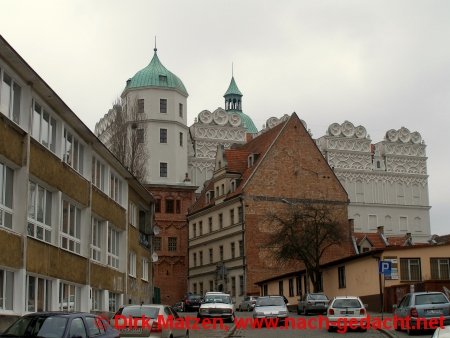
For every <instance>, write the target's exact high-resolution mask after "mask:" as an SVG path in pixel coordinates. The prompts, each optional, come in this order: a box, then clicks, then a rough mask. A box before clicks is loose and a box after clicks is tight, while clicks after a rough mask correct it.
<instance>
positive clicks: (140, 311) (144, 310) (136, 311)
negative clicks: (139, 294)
mask: <svg viewBox="0 0 450 338" xmlns="http://www.w3.org/2000/svg"><path fill="white" fill-rule="evenodd" d="M119 312H121V313H119V314H121V315H123V316H125V317H133V318H142V316H144V317H145V318H152V319H156V318H158V314H159V308H158V307H150V306H125V307H124V308H123V309H122V311H119Z"/></svg>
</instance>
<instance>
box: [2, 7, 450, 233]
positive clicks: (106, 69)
mask: <svg viewBox="0 0 450 338" xmlns="http://www.w3.org/2000/svg"><path fill="white" fill-rule="evenodd" d="M0 8H1V12H2V15H1V20H0V33H1V34H2V35H3V37H4V38H5V39H6V40H7V41H8V42H9V43H10V44H11V45H12V46H13V48H15V49H16V51H17V52H18V53H19V54H20V55H21V56H22V57H23V58H24V59H25V60H26V61H27V62H28V63H29V64H30V66H31V67H33V68H34V70H35V71H37V73H38V74H39V75H40V76H41V77H42V78H43V79H44V80H45V81H46V82H47V83H48V84H49V85H50V86H51V87H52V88H53V90H55V92H56V93H58V94H59V96H60V97H61V98H62V99H63V100H64V101H65V102H66V103H67V104H68V105H69V107H71V108H72V110H73V111H74V112H75V113H76V114H77V115H78V116H80V118H81V119H82V120H83V121H84V122H85V124H86V125H87V126H88V127H90V128H91V129H92V130H93V129H94V126H95V123H96V122H97V121H98V120H99V119H100V118H101V117H102V116H103V115H104V114H105V113H106V112H107V111H108V109H109V108H110V106H111V103H112V102H113V101H114V99H115V98H116V97H117V96H119V95H120V93H121V92H122V90H123V88H124V86H125V81H126V80H127V79H128V78H130V77H132V76H133V75H134V74H135V73H136V72H137V71H139V70H140V69H142V68H144V67H145V66H146V65H147V64H148V63H149V62H150V60H151V58H152V56H153V48H154V37H155V36H157V47H158V55H159V57H160V60H161V62H162V63H163V64H164V65H165V66H166V67H167V68H168V69H169V70H170V71H172V72H173V73H175V74H176V75H177V76H178V77H180V78H181V80H182V81H183V83H184V85H185V86H186V88H187V90H188V92H189V98H188V122H189V125H190V124H192V122H193V121H194V118H195V117H196V116H197V115H198V113H199V112H200V111H201V110H203V109H208V110H211V111H212V110H214V109H216V108H217V107H219V106H221V107H223V101H224V100H223V94H224V93H225V91H226V89H227V87H228V85H229V82H230V79H231V64H232V62H233V63H234V75H235V79H236V82H237V85H238V86H239V88H240V90H241V92H242V93H243V94H244V97H243V110H244V112H245V113H246V114H247V115H249V116H250V117H251V118H252V119H253V121H254V122H255V125H256V126H257V128H258V129H261V127H262V125H263V124H264V123H265V122H266V120H267V119H268V118H269V117H271V116H277V117H281V116H282V115H284V114H291V113H292V112H294V111H295V112H297V114H298V115H299V116H300V118H301V119H303V120H305V121H306V123H307V124H308V127H309V128H310V129H311V131H312V133H313V137H315V138H318V137H320V136H322V135H324V134H325V132H326V129H327V127H328V126H329V125H330V124H331V123H333V122H338V123H342V122H344V121H345V120H349V121H351V122H352V123H353V124H355V125H363V126H365V127H366V129H367V131H368V133H369V135H370V136H371V139H372V142H373V143H376V142H379V141H381V140H382V139H383V137H384V135H385V133H386V131H387V130H389V129H392V128H394V129H399V128H400V127H402V126H404V127H407V128H408V129H409V130H410V131H418V132H420V133H421V135H422V137H423V139H424V140H425V143H426V145H427V155H428V174H429V175H430V177H429V194H430V205H431V206H432V209H431V231H432V233H438V234H444V233H450V227H449V223H450V183H449V182H450V179H449V174H448V172H449V168H450V156H449V155H450V150H449V145H448V141H445V140H446V139H448V137H449V136H448V135H449V131H450V114H449V110H450V1H447V0H442V1H434V0H426V1H425V0H423V1H413V0H405V1H393V0H388V1H380V0H377V1H373V0H372V1H363V0H355V1H345V0H340V1H337V0H330V1H320V0H310V1H303V0H292V1H286V0H282V1H263V0H251V1H250V0H245V1H243V0H227V1H222V0H217V1H216V0H189V1H186V0H180V1H170V0H162V1H151V0H142V1H137V0H136V1H135V0H127V1H123V0H120V1H119V0H77V1H67V0H55V1H49V0H39V1H22V0H14V1H11V0H0Z"/></svg>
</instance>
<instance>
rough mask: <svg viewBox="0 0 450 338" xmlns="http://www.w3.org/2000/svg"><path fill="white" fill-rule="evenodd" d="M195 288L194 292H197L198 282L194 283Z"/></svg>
mask: <svg viewBox="0 0 450 338" xmlns="http://www.w3.org/2000/svg"><path fill="white" fill-rule="evenodd" d="M193 289H194V293H197V283H194V285H193Z"/></svg>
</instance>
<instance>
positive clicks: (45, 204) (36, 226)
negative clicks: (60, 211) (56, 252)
mask: <svg viewBox="0 0 450 338" xmlns="http://www.w3.org/2000/svg"><path fill="white" fill-rule="evenodd" d="M27 234H28V236H31V237H34V238H37V239H40V240H41V241H45V242H48V243H51V240H52V236H51V234H52V193H51V192H50V191H48V190H47V189H45V188H43V187H41V186H40V185H38V184H37V183H34V182H32V181H29V184H28V228H27Z"/></svg>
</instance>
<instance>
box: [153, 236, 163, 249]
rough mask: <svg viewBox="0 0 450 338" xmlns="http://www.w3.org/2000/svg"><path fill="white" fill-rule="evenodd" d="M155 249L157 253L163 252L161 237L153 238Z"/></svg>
mask: <svg viewBox="0 0 450 338" xmlns="http://www.w3.org/2000/svg"><path fill="white" fill-rule="evenodd" d="M153 249H154V250H155V251H160V250H161V237H158V236H155V237H153Z"/></svg>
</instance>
